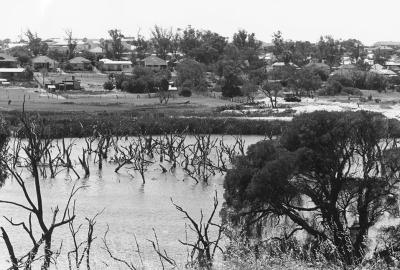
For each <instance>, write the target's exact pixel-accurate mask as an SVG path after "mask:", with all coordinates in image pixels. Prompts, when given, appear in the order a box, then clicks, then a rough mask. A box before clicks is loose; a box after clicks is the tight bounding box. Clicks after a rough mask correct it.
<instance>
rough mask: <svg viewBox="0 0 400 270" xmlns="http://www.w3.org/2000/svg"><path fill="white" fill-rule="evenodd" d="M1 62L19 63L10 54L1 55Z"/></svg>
mask: <svg viewBox="0 0 400 270" xmlns="http://www.w3.org/2000/svg"><path fill="white" fill-rule="evenodd" d="M0 61H1V62H17V59H16V58H15V57H13V56H11V55H9V54H5V53H0Z"/></svg>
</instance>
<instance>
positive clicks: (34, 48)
mask: <svg viewBox="0 0 400 270" xmlns="http://www.w3.org/2000/svg"><path fill="white" fill-rule="evenodd" d="M25 36H26V37H27V38H28V48H29V51H30V52H31V53H32V54H33V56H37V55H39V54H42V55H46V54H47V51H48V49H49V46H48V45H47V43H45V42H43V41H42V39H41V38H39V37H38V35H37V33H35V34H33V33H32V31H31V30H29V29H28V30H27V31H26V33H25Z"/></svg>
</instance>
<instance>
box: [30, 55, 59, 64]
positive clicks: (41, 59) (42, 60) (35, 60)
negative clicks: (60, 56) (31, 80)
mask: <svg viewBox="0 0 400 270" xmlns="http://www.w3.org/2000/svg"><path fill="white" fill-rule="evenodd" d="M32 63H34V64H35V63H57V61H56V60H53V59H51V58H50V57H48V56H46V55H39V56H37V57H35V58H33V59H32Z"/></svg>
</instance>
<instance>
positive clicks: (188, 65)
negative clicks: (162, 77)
mask: <svg viewBox="0 0 400 270" xmlns="http://www.w3.org/2000/svg"><path fill="white" fill-rule="evenodd" d="M204 70H205V67H204V65H203V64H200V63H199V62H197V61H195V60H191V59H185V60H184V61H182V62H180V63H179V64H178V65H177V66H176V72H177V75H178V78H177V85H178V86H182V85H183V83H188V82H190V84H191V89H192V90H194V89H197V90H199V89H198V88H199V87H201V86H203V85H204V83H205V74H204ZM203 90H204V89H203Z"/></svg>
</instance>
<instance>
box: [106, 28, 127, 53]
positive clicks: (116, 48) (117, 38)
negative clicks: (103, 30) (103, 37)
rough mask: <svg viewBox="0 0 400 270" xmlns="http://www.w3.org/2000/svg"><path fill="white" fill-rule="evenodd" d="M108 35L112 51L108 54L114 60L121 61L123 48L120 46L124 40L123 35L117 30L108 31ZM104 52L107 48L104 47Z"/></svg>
mask: <svg viewBox="0 0 400 270" xmlns="http://www.w3.org/2000/svg"><path fill="white" fill-rule="evenodd" d="M108 34H109V35H110V37H111V48H112V51H111V52H109V51H108V52H109V53H111V54H112V56H113V58H114V59H121V55H122V53H123V52H124V46H123V45H122V39H123V38H124V35H123V34H122V33H121V30H118V29H111V30H108ZM106 50H109V49H108V46H106Z"/></svg>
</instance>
